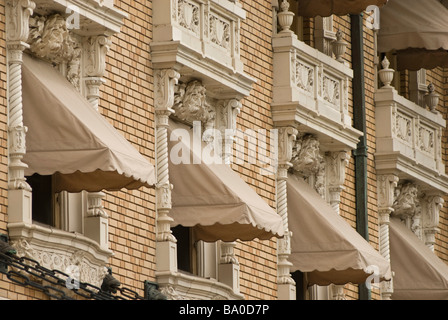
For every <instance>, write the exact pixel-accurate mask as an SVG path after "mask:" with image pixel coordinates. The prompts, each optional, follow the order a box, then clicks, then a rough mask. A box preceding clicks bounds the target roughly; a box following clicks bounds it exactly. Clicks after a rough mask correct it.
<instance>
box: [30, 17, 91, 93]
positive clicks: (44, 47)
mask: <svg viewBox="0 0 448 320" xmlns="http://www.w3.org/2000/svg"><path fill="white" fill-rule="evenodd" d="M27 43H28V44H29V45H30V51H31V52H32V53H33V54H34V55H35V56H37V57H39V58H42V59H45V60H47V61H50V62H51V63H53V64H55V65H61V64H62V65H63V64H66V68H67V70H66V76H67V79H68V80H69V81H70V82H71V83H72V84H73V85H74V86H75V87H76V88H78V89H79V87H80V83H79V81H80V79H81V76H80V72H81V70H80V61H81V54H82V48H81V44H80V41H78V40H77V39H76V38H75V37H74V36H72V34H71V33H70V32H69V30H68V29H67V24H66V20H65V18H64V17H63V16H61V15H60V14H53V15H50V16H34V17H31V18H30V31H29V36H28V40H27Z"/></svg>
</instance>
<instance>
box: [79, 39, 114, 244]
mask: <svg viewBox="0 0 448 320" xmlns="http://www.w3.org/2000/svg"><path fill="white" fill-rule="evenodd" d="M84 45H85V48H84V58H85V64H86V66H85V68H84V73H85V77H84V81H85V88H86V94H85V96H86V98H87V100H88V101H89V103H90V104H91V105H92V107H93V108H94V109H95V110H96V111H98V106H99V100H100V87H101V85H102V84H104V83H105V80H104V79H103V76H104V73H105V71H106V54H107V52H108V51H109V48H110V39H109V38H108V37H107V36H105V35H99V36H92V37H89V38H88V39H87V41H85V44H84ZM105 196H106V195H105V194H104V193H103V192H89V193H87V202H88V209H87V215H86V217H85V219H84V223H85V235H86V236H87V237H89V238H91V239H93V240H95V241H97V242H98V243H99V244H100V246H101V247H104V248H107V247H108V235H109V216H108V215H107V213H106V212H105V210H104V207H103V205H102V200H103V198H104V197H105Z"/></svg>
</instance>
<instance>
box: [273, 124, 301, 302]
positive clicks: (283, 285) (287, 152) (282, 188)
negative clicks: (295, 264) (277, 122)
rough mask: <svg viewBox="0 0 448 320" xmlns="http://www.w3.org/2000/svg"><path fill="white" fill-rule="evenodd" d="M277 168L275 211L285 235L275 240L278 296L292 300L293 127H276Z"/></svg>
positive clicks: (295, 133)
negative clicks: (290, 184)
mask: <svg viewBox="0 0 448 320" xmlns="http://www.w3.org/2000/svg"><path fill="white" fill-rule="evenodd" d="M278 131H279V133H278V164H279V165H278V168H277V213H278V214H279V215H280V217H281V218H282V220H283V224H284V226H285V236H284V237H283V238H281V239H278V240H277V256H278V271H277V283H278V298H279V299H281V300H293V299H295V297H296V287H295V282H294V280H293V279H292V277H291V274H290V269H291V266H292V264H291V262H289V261H288V257H289V255H290V254H291V236H292V234H291V232H290V231H289V227H288V205H287V188H286V179H287V178H288V170H289V168H291V167H292V163H291V159H292V156H293V146H294V144H295V141H296V139H297V135H298V131H297V129H295V128H293V127H282V128H279V129H278Z"/></svg>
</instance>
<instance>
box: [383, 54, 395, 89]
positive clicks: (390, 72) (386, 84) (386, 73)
mask: <svg viewBox="0 0 448 320" xmlns="http://www.w3.org/2000/svg"><path fill="white" fill-rule="evenodd" d="M381 65H382V66H383V69H382V70H380V71H379V76H380V80H381V82H382V83H383V88H392V86H391V85H390V84H391V83H392V80H393V79H394V72H395V70H394V69H390V68H389V66H390V62H389V59H387V57H384V59H383V61H382V62H381Z"/></svg>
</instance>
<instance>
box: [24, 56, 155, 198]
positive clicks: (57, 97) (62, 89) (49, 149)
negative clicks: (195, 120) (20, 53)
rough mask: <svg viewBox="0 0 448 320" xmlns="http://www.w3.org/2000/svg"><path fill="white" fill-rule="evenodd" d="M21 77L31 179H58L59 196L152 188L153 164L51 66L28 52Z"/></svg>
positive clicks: (27, 162) (27, 173)
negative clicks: (37, 177) (66, 193)
mask: <svg viewBox="0 0 448 320" xmlns="http://www.w3.org/2000/svg"><path fill="white" fill-rule="evenodd" d="M22 78H23V122H24V125H25V126H27V127H28V133H27V136H26V148H27V150H26V155H25V157H24V158H23V162H24V163H26V164H27V165H28V169H26V170H25V174H26V175H27V176H28V175H32V174H34V173H38V174H40V175H54V177H55V191H56V192H58V191H61V190H66V191H69V192H79V191H81V190H86V191H92V192H93V191H100V190H119V189H122V188H126V189H137V188H139V187H141V186H147V187H151V186H153V185H154V182H155V175H154V166H153V165H152V164H151V163H150V162H149V161H148V160H146V158H144V157H143V156H142V155H141V154H140V153H139V152H138V151H137V150H136V149H135V148H134V147H133V146H132V145H131V144H130V143H129V142H128V141H127V140H126V139H125V138H124V137H123V136H122V135H121V134H120V133H119V132H118V131H117V130H116V129H115V128H114V127H113V126H112V125H111V124H110V123H109V122H108V121H107V120H106V119H105V118H104V117H103V116H102V115H101V114H99V113H98V111H96V110H95V109H94V108H93V107H92V106H91V105H90V104H89V102H88V101H87V100H86V99H85V98H84V97H83V96H82V95H81V94H80V93H79V92H78V91H77V90H76V89H75V88H74V87H73V86H72V85H71V84H70V83H69V82H68V81H67V80H66V79H65V78H64V77H63V76H62V75H61V74H60V73H59V72H58V71H57V70H55V69H54V68H52V67H51V65H50V64H48V63H46V62H43V61H41V60H38V59H35V58H33V57H31V56H29V55H26V54H25V55H24V57H23V68H22Z"/></svg>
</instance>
